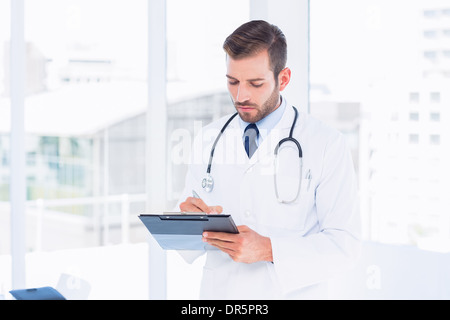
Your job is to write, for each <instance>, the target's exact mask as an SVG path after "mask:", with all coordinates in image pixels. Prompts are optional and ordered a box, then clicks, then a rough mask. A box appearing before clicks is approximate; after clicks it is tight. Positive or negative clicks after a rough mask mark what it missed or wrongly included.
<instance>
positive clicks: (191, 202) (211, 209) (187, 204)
mask: <svg viewBox="0 0 450 320" xmlns="http://www.w3.org/2000/svg"><path fill="white" fill-rule="evenodd" d="M180 210H181V212H205V213H208V214H220V213H222V211H223V208H222V207H221V206H207V205H206V203H205V202H204V201H203V200H202V199H199V198H194V197H188V198H187V199H186V201H184V202H182V203H181V204H180Z"/></svg>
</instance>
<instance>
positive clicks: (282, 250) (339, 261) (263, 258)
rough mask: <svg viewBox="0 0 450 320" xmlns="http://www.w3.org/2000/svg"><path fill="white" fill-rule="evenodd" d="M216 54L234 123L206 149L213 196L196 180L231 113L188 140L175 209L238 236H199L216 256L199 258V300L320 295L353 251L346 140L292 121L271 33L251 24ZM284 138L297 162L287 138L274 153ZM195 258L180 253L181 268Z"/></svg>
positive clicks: (280, 46)
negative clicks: (223, 224) (226, 225)
mask: <svg viewBox="0 0 450 320" xmlns="http://www.w3.org/2000/svg"><path fill="white" fill-rule="evenodd" d="M223 48H224V50H225V52H226V67H227V73H226V79H227V82H228V90H229V92H230V96H231V98H232V101H233V103H234V105H235V108H236V111H237V113H238V116H236V117H234V118H233V119H232V120H231V121H230V122H229V124H228V125H227V126H226V128H225V129H224V130H223V133H222V135H221V136H220V138H219V140H218V142H217V145H216V146H215V148H214V157H213V160H212V164H211V172H210V174H211V176H212V177H213V179H214V184H213V187H212V190H208V188H207V187H206V188H205V183H203V187H202V181H203V179H204V178H205V176H206V170H207V165H208V159H209V155H210V151H211V148H212V145H213V143H214V141H215V140H216V137H217V136H218V135H219V133H220V131H221V129H222V128H223V127H224V124H225V123H226V122H227V120H229V119H230V115H229V116H226V117H224V118H222V119H219V120H218V121H216V122H214V123H212V124H210V125H208V126H206V127H204V128H203V129H202V132H201V133H200V134H199V135H198V136H197V137H196V139H195V141H194V144H193V149H192V156H191V163H190V165H189V169H188V173H187V177H186V188H185V190H184V194H183V197H182V200H180V204H179V206H180V209H181V211H186V212H205V213H208V214H220V213H222V212H223V213H227V214H231V215H232V217H233V219H234V221H235V222H236V224H237V225H238V230H239V233H238V234H230V233H221V232H209V231H206V232H204V233H203V241H205V243H207V244H209V245H211V246H213V247H215V248H217V249H218V250H206V251H205V252H206V254H207V257H206V262H205V266H204V269H203V277H202V284H201V293H200V298H202V299H305V298H306V299H315V298H326V293H327V287H326V281H327V280H328V279H330V278H331V277H332V276H334V275H336V274H338V273H339V272H342V271H344V270H348V269H349V268H350V267H351V266H352V265H353V263H354V262H355V259H356V258H357V256H358V254H359V250H360V220H359V213H358V204H357V185H356V180H355V174H354V168H353V163H352V159H351V155H350V151H349V148H348V146H347V145H346V141H345V138H344V136H343V135H342V134H341V133H339V132H338V131H336V130H333V129H331V128H329V127H327V126H325V125H324V124H322V123H321V122H319V121H318V120H315V119H313V118H312V117H310V116H308V115H307V114H305V113H303V112H300V110H299V112H298V115H297V112H296V110H294V108H293V106H291V105H289V104H288V102H287V101H286V99H285V98H284V97H282V96H281V95H280V92H281V91H283V90H284V89H285V88H286V86H287V85H288V84H289V80H290V78H291V71H290V70H289V68H287V67H286V61H287V45H286V39H285V36H284V34H283V33H282V31H281V30H280V29H279V28H278V27H276V26H274V25H271V24H269V23H267V22H265V21H250V22H248V23H245V24H243V25H242V26H240V27H239V28H238V29H236V30H235V31H234V32H233V33H232V34H231V35H230V36H228V37H227V39H226V40H225V42H224V45H223ZM299 107H301V106H299ZM294 119H295V120H294ZM290 134H292V138H295V139H296V140H297V141H298V142H299V144H300V148H301V150H302V158H301V159H300V158H299V151H298V148H297V146H296V144H295V143H294V142H292V141H286V143H283V144H282V145H281V146H280V147H279V150H278V154H277V155H275V152H274V149H275V148H276V146H277V144H278V143H279V141H280V140H282V139H283V138H286V137H289V135H290ZM203 182H204V181H203ZM192 190H195V191H196V192H197V193H198V195H199V196H200V198H197V197H192ZM203 253H204V252H203V251H197V252H195V251H194V252H190V251H189V252H186V251H184V252H183V251H180V254H181V255H182V256H183V257H184V258H185V259H186V260H187V261H193V260H194V259H195V258H197V257H198V256H200V255H201V254H203Z"/></svg>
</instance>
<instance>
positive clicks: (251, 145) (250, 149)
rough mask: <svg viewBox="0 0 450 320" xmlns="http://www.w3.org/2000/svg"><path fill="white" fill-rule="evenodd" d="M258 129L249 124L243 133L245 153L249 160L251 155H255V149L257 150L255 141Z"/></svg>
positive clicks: (254, 125)
mask: <svg viewBox="0 0 450 320" xmlns="http://www.w3.org/2000/svg"><path fill="white" fill-rule="evenodd" d="M258 134H259V131H258V127H257V126H256V124H254V123H250V124H249V125H248V126H247V128H245V131H244V146H245V151H246V152H247V155H248V157H249V158H251V157H252V155H253V153H255V151H256V149H258V145H257V144H256V139H257V138H258Z"/></svg>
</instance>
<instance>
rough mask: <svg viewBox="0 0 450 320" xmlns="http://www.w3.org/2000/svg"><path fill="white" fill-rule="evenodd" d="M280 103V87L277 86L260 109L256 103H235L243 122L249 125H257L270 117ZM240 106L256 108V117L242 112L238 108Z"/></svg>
mask: <svg viewBox="0 0 450 320" xmlns="http://www.w3.org/2000/svg"><path fill="white" fill-rule="evenodd" d="M279 101H280V92H279V89H278V86H275V88H274V90H273V92H272V94H271V95H270V97H269V98H268V99H267V100H266V101H265V102H264V103H263V105H262V107H259V105H257V104H255V103H250V102H249V103H246V102H245V101H244V102H243V103H239V102H235V103H234V106H235V108H236V110H237V112H238V113H239V116H240V117H241V119H242V120H244V121H245V122H249V123H255V122H258V121H259V120H261V119H263V118H265V117H266V116H267V115H269V114H270V113H271V112H272V111H274V110H275V108H276V107H277V106H278V102H279ZM239 106H249V107H254V108H255V110H256V111H257V113H256V115H251V114H250V113H249V112H245V111H241V110H240V109H239V108H238V107H239Z"/></svg>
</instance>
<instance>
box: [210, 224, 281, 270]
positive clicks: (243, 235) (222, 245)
mask: <svg viewBox="0 0 450 320" xmlns="http://www.w3.org/2000/svg"><path fill="white" fill-rule="evenodd" d="M238 230H239V233H238V234H233V233H226V232H211V231H205V232H203V241H205V242H207V243H208V244H210V245H213V246H215V247H217V248H219V249H220V250H222V251H223V252H225V253H227V254H228V255H229V256H230V257H231V258H232V259H233V260H234V261H236V262H244V263H253V262H258V261H270V262H272V261H273V257H272V243H271V242H270V238H268V237H263V236H261V235H260V234H258V233H257V232H255V231H253V230H252V229H250V228H249V227H247V226H238Z"/></svg>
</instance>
